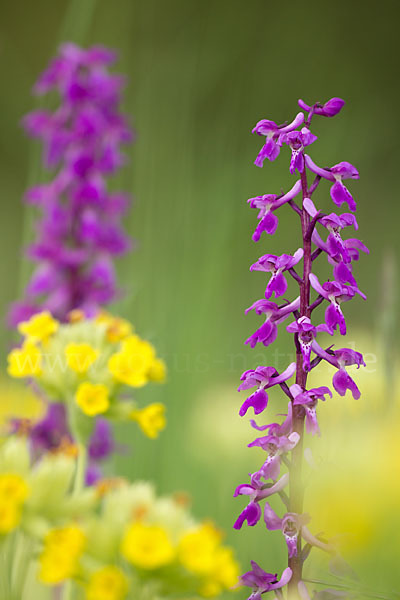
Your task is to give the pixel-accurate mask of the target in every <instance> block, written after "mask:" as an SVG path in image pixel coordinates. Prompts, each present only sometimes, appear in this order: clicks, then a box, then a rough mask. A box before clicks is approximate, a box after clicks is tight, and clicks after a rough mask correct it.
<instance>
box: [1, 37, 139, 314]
mask: <svg viewBox="0 0 400 600" xmlns="http://www.w3.org/2000/svg"><path fill="white" fill-rule="evenodd" d="M115 58H116V55H115V53H114V52H111V51H109V50H108V49H106V48H101V47H96V46H94V47H92V48H89V49H87V50H85V49H82V48H79V47H78V46H75V45H74V44H64V45H62V46H61V47H60V49H59V53H58V56H57V57H56V59H55V60H54V61H53V62H52V63H51V64H50V65H49V67H48V69H46V71H45V72H44V73H43V75H42V76H41V77H40V79H39V81H38V82H37V84H36V86H35V92H36V93H37V94H40V95H41V94H45V93H47V92H48V91H52V90H54V91H55V92H57V94H58V95H59V97H60V105H59V107H58V108H57V109H56V110H55V111H54V112H50V111H48V110H42V109H41V110H37V111H33V112H32V113H30V114H29V115H27V116H26V117H25V118H24V120H23V125H24V127H25V130H26V131H27V133H28V134H29V135H30V136H32V137H35V138H38V139H39V140H40V141H41V143H42V146H43V149H44V162H45V166H46V167H47V168H50V169H52V179H51V181H50V182H48V183H45V184H40V185H36V186H34V187H33V188H31V189H30V190H29V191H28V193H27V195H26V201H27V202H28V203H30V204H34V205H35V206H37V207H38V208H39V210H40V212H41V217H40V220H39V221H38V223H37V226H36V232H37V233H36V240H35V241H34V242H33V243H32V244H31V245H30V246H29V248H28V249H27V255H28V257H29V258H30V259H31V260H32V261H34V262H35V263H37V266H36V269H35V270H34V272H33V275H32V277H31V280H30V281H29V283H28V286H27V289H26V291H25V298H24V299H23V300H22V302H18V303H16V304H14V306H13V307H12V309H11V312H10V316H9V321H10V324H11V325H16V324H17V323H18V322H20V321H21V319H22V320H26V319H28V318H29V317H30V316H32V315H33V314H35V313H37V312H40V310H43V309H47V310H49V311H50V312H51V313H52V314H53V315H54V316H55V317H56V318H58V319H59V320H61V321H65V320H66V316H67V314H68V313H69V312H70V311H71V310H74V309H80V310H82V311H84V312H85V313H86V314H88V315H92V314H94V313H95V312H96V311H98V310H99V308H101V307H102V306H104V305H106V304H108V303H110V302H111V301H112V300H114V299H115V298H116V297H117V296H118V295H119V291H118V289H117V284H116V275H115V270H114V265H113V260H114V258H115V257H117V256H120V255H121V254H124V253H125V252H127V250H129V249H130V247H131V242H130V240H129V238H128V237H127V236H126V234H125V233H124V231H123V228H122V218H123V215H124V213H125V212H126V209H127V207H128V202H127V197H126V196H125V195H124V194H118V193H115V192H111V191H109V190H108V186H107V178H108V177H109V176H110V175H113V174H114V173H116V171H117V170H118V169H119V168H120V167H122V166H123V164H124V163H125V157H124V154H123V151H122V148H123V146H124V145H125V144H127V143H129V142H131V140H132V133H131V130H130V127H129V126H128V124H127V120H126V119H125V117H124V115H122V114H121V113H120V109H119V104H120V100H121V94H122V90H123V87H124V78H122V77H121V76H119V75H116V74H114V73H111V72H110V71H109V67H110V65H111V64H112V62H114V61H115ZM71 282H73V284H71Z"/></svg>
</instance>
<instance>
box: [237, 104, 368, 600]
mask: <svg viewBox="0 0 400 600" xmlns="http://www.w3.org/2000/svg"><path fill="white" fill-rule="evenodd" d="M299 105H300V108H301V109H302V110H304V111H307V115H306V117H304V116H303V117H298V118H296V119H295V121H294V122H293V123H291V124H290V125H288V126H286V127H282V126H281V127H279V126H278V125H276V123H275V122H273V121H265V120H264V121H260V122H259V123H258V124H257V126H256V128H255V130H254V131H256V132H257V133H258V134H259V135H265V136H266V138H267V139H266V142H265V145H264V147H263V148H262V150H261V152H260V153H259V155H258V157H257V160H256V164H257V165H258V166H262V165H263V163H264V160H265V158H268V159H269V160H275V158H276V157H277V156H278V154H279V152H280V150H279V148H280V147H281V146H282V144H287V145H288V146H289V147H290V148H291V150H292V154H291V159H290V166H289V171H290V173H292V174H293V173H295V172H298V173H299V174H300V179H299V181H297V182H296V183H295V184H294V186H293V187H292V189H291V190H290V191H289V192H287V193H286V194H285V195H281V196H277V195H273V194H269V195H265V196H257V197H255V198H250V200H249V203H250V206H251V207H252V208H257V209H258V210H259V214H258V219H259V222H258V224H257V227H256V229H255V232H254V234H253V240H254V241H257V242H258V241H260V240H261V235H262V233H263V232H265V233H268V234H270V235H272V234H273V233H275V231H276V230H277V226H278V217H277V216H276V211H277V209H278V208H280V207H282V206H283V205H287V207H288V208H290V209H291V210H292V211H293V212H294V213H296V218H298V217H300V225H301V237H302V242H303V243H302V246H301V247H300V248H299V249H298V250H297V251H296V252H295V253H294V255H293V256H292V255H288V254H282V255H280V256H278V255H275V254H269V253H268V254H264V255H263V256H261V258H259V259H258V261H256V262H255V263H254V264H253V265H252V266H251V270H252V271H262V272H264V273H270V274H271V275H270V279H269V281H268V284H267V287H266V290H265V299H261V300H257V301H256V302H254V304H252V305H251V306H250V307H249V308H248V309H247V310H246V313H247V312H248V311H250V310H254V311H255V312H256V314H258V315H264V318H265V321H264V323H263V324H262V325H261V327H259V328H258V329H257V330H256V331H255V332H254V333H253V334H252V335H251V336H250V337H249V338H248V339H247V340H246V344H249V345H250V346H251V347H252V348H254V347H255V346H256V344H258V343H262V344H263V345H264V346H269V345H270V344H272V343H273V342H274V341H275V339H276V338H277V335H278V329H279V326H280V325H281V324H282V323H284V322H285V321H286V320H287V319H288V318H289V316H290V315H293V318H292V319H291V322H290V324H289V325H287V327H286V329H287V331H289V332H291V333H293V334H294V348H295V355H296V361H295V362H293V363H292V364H291V365H289V367H288V368H287V369H286V370H285V371H284V372H283V373H281V374H279V373H278V371H277V370H276V368H275V367H272V366H265V367H264V366H259V367H257V368H256V369H252V370H249V371H245V372H244V373H243V375H242V383H241V385H240V387H239V389H240V390H242V389H243V390H244V389H250V388H255V391H253V392H252V394H251V395H250V396H249V397H248V398H247V399H246V400H245V402H244V403H243V404H242V406H241V408H240V414H241V415H242V416H243V415H244V414H246V413H247V411H248V409H249V408H252V409H253V410H254V414H255V415H257V414H261V413H263V414H264V411H266V410H267V409H268V406H267V405H268V394H267V390H268V388H270V387H272V386H273V385H275V386H276V384H278V385H279V387H280V388H281V391H282V392H283V393H284V394H285V395H286V396H287V397H289V403H288V411H287V414H286V415H280V416H282V417H283V422H274V423H268V424H263V423H260V424H258V423H256V422H255V421H254V420H251V421H250V424H251V426H252V427H253V428H254V429H255V430H257V431H260V432H263V434H262V435H261V437H258V438H257V439H255V440H254V441H253V442H251V443H250V444H248V446H249V447H258V448H261V449H262V450H264V452H266V455H267V456H266V459H264V462H263V464H262V465H261V467H260V468H259V469H258V470H256V471H255V472H253V473H251V474H250V481H249V483H247V484H242V485H239V486H238V487H237V488H236V491H235V496H241V495H245V496H248V498H249V501H248V504H247V506H246V507H245V508H244V510H243V511H242V512H241V513H240V515H239V516H238V518H237V520H236V522H235V524H234V527H235V529H240V528H241V527H242V526H243V524H244V523H247V524H248V525H250V526H255V525H256V524H257V523H258V522H259V521H260V520H261V515H262V512H263V511H264V520H265V524H266V526H267V529H269V530H274V529H280V530H281V531H282V533H283V536H284V538H285V541H286V545H287V556H288V568H287V569H285V571H284V572H283V576H282V578H281V580H280V581H279V582H278V581H277V578H276V576H275V575H271V574H269V573H266V572H265V571H263V570H262V569H261V568H260V567H259V566H258V565H257V564H256V563H254V562H252V570H251V571H249V572H248V573H246V574H245V575H243V576H242V578H241V582H242V583H243V584H244V585H248V586H250V587H252V588H253V592H252V594H251V596H250V598H251V600H260V598H261V594H263V593H264V592H267V591H270V590H272V589H276V592H275V595H276V598H278V599H279V600H282V599H283V598H284V597H288V598H293V599H294V598H299V597H300V598H302V600H310V597H309V594H308V591H307V589H306V587H305V585H304V581H303V575H302V570H303V563H304V561H305V560H306V559H307V558H308V556H309V549H310V548H311V547H312V546H315V547H316V548H319V549H320V550H323V551H325V552H328V553H331V554H332V553H335V552H336V550H335V549H334V547H333V546H331V545H330V544H328V543H325V542H324V541H322V540H321V539H319V537H317V536H315V535H313V534H312V533H311V531H310V530H309V529H308V527H307V525H306V523H307V522H308V520H309V518H308V516H306V515H303V514H300V513H301V512H302V509H301V508H298V510H297V507H302V506H303V500H304V488H303V485H302V482H301V480H302V477H301V472H302V461H303V448H304V435H305V432H307V433H309V434H311V435H320V434H321V432H320V428H319V424H318V417H317V411H318V406H319V404H318V403H319V402H321V401H325V399H327V398H328V397H332V392H331V390H330V389H329V387H327V386H321V387H315V388H311V389H308V387H307V380H308V376H309V373H310V372H311V371H312V370H313V369H315V368H316V367H318V365H319V363H320V362H321V360H324V361H327V362H328V363H329V364H330V365H332V367H334V373H333V378H332V384H333V388H334V389H335V391H336V392H337V393H338V394H340V395H342V396H344V395H345V394H346V392H347V391H350V392H351V393H352V395H353V397H354V398H355V399H357V398H359V397H360V391H359V389H358V387H357V384H356V383H355V381H353V379H352V378H351V377H350V375H349V374H348V372H347V368H348V367H349V366H351V365H356V366H357V367H360V366H361V365H365V363H364V360H363V357H362V355H361V354H360V353H359V352H356V351H355V350H350V349H347V348H341V349H339V350H334V349H333V346H330V347H329V348H327V349H323V348H321V346H320V345H319V344H318V341H317V335H318V334H319V333H320V332H326V333H329V334H330V335H334V334H335V331H336V330H339V332H340V334H341V335H345V334H346V321H345V317H344V314H343V311H342V304H343V303H344V302H346V301H349V300H352V299H354V298H355V297H356V295H359V296H361V297H362V298H364V299H365V298H366V296H365V295H364V294H363V293H362V292H361V291H360V289H359V287H358V285H357V282H356V279H355V277H354V274H353V265H354V263H355V262H356V261H358V260H359V257H360V253H361V252H365V253H368V248H367V247H366V246H365V245H364V244H363V242H361V241H360V240H358V239H356V238H349V239H345V237H344V233H343V230H345V229H346V228H347V227H350V226H353V227H354V229H355V230H357V229H358V224H357V220H356V218H355V216H354V215H353V214H351V213H350V212H343V213H342V214H336V213H335V212H329V211H325V210H324V211H323V210H320V209H319V208H317V207H316V206H315V205H314V202H313V200H312V195H313V194H314V192H315V190H316V189H317V187H318V186H320V185H322V184H323V182H324V180H326V181H328V182H330V186H331V187H330V197H331V199H332V200H333V202H334V204H335V205H336V206H341V205H342V204H344V203H346V204H348V206H349V209H350V211H351V212H354V211H355V210H356V203H355V201H354V199H353V197H352V195H351V194H350V192H349V190H348V189H347V188H346V186H345V185H344V183H343V182H344V180H346V179H358V177H359V176H358V171H357V170H356V169H355V167H353V165H351V164H350V163H348V162H339V163H337V164H335V165H334V166H333V167H331V168H321V167H319V166H317V165H316V164H315V163H314V162H313V160H312V159H311V158H310V157H309V156H308V155H307V154H306V153H305V149H306V148H307V147H308V146H310V145H311V144H313V143H314V142H315V141H316V140H317V137H316V136H315V135H314V133H313V132H312V131H311V123H312V120H313V118H314V117H315V116H317V115H319V116H323V117H333V116H334V115H337V114H338V113H339V112H340V111H341V109H342V107H343V105H344V101H343V100H342V99H341V98H336V97H335V98H331V99H330V100H328V101H327V102H325V103H324V104H323V103H320V102H316V103H314V104H310V105H308V104H306V103H305V102H304V101H303V100H299ZM310 173H311V176H312V181H309V179H308V177H309V175H310ZM300 194H301V202H299V199H298V198H297V196H298V195H300ZM328 203H329V204H330V205H331V202H330V199H329V197H328ZM322 228H324V229H323V230H322ZM325 231H327V234H325ZM321 235H322V237H321ZM264 239H266V236H264ZM319 258H325V260H327V262H328V266H331V267H332V268H333V269H332V270H333V278H329V279H328V280H327V281H325V283H323V284H321V283H320V281H319V279H318V277H317V275H316V274H315V266H316V265H317V259H319ZM301 259H302V275H300V274H298V273H297V271H296V269H295V265H296V264H298V262H299V261H300V260H301ZM286 272H289V274H290V275H291V276H292V277H293V279H294V280H295V282H296V283H297V285H298V286H299V295H298V297H297V298H296V299H295V300H292V301H290V299H288V300H286V293H287V291H288V283H287V281H286V275H285V273H286ZM314 290H315V291H316V292H317V297H316V298H312V296H313V295H314ZM273 294H275V299H276V298H280V297H283V296H285V301H284V303H283V304H282V305H279V306H278V304H276V303H275V302H272V301H271V297H273ZM296 295H297V294H296ZM323 303H326V304H325V322H324V323H322V324H318V325H317V324H315V323H314V322H313V312H314V310H315V309H316V308H317V307H318V306H319V305H320V304H323ZM281 329H282V328H281ZM312 353H314V354H315V357H314V358H313V359H312V358H311V357H312ZM294 375H295V383H293V384H292V385H290V384H289V383H288V380H289V379H290V378H291V377H292V376H294ZM282 465H284V466H285V467H286V468H287V472H285V473H284V474H281V467H282ZM279 477H280V478H279ZM278 478H279V479H278ZM289 480H290V483H291V485H290V486H288V482H289ZM286 487H288V489H286ZM272 494H277V495H278V496H279V498H276V500H277V501H279V500H281V501H282V503H283V504H284V506H285V509H284V511H283V515H282V516H281V515H280V514H279V513H275V511H274V510H273V509H272V508H271V506H270V505H269V503H268V502H265V506H264V509H263V510H262V508H261V506H260V505H261V503H264V501H265V499H267V498H268V497H269V496H270V495H272ZM300 538H303V539H304V542H305V546H304V548H302V545H301V539H300ZM283 584H287V585H288V590H287V594H286V596H284V594H283V593H282V592H281V591H280V589H279V588H280V587H282V585H283ZM271 586H276V587H271Z"/></svg>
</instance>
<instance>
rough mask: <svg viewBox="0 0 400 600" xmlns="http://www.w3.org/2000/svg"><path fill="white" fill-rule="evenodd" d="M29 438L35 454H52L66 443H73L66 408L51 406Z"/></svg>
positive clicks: (59, 405) (61, 405)
mask: <svg viewBox="0 0 400 600" xmlns="http://www.w3.org/2000/svg"><path fill="white" fill-rule="evenodd" d="M29 437H30V440H31V443H32V448H33V451H34V452H35V453H38V452H39V453H42V452H51V451H54V450H57V449H58V448H60V446H61V445H62V444H63V443H65V442H69V443H71V442H72V437H71V435H70V433H69V431H68V426H67V416H66V412H65V406H64V405H63V404H49V406H48V408H47V412H46V415H45V416H44V417H43V419H41V420H40V421H38V422H37V423H36V424H35V425H34V426H33V427H32V429H31V431H30V435H29Z"/></svg>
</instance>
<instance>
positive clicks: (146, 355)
mask: <svg viewBox="0 0 400 600" xmlns="http://www.w3.org/2000/svg"><path fill="white" fill-rule="evenodd" d="M154 360H155V350H154V348H153V346H152V345H151V344H150V343H149V342H146V341H145V340H142V339H141V338H140V337H139V336H137V335H131V336H129V337H127V338H126V339H125V340H124V341H123V342H122V344H121V350H120V352H117V353H116V354H113V355H112V356H111V357H110V359H109V361H108V368H109V371H110V373H111V374H112V375H113V377H114V379H115V380H116V381H118V382H120V383H125V384H126V385H130V386H132V387H142V386H143V385H146V383H147V382H148V381H149V371H150V368H151V366H152V364H153V362H154Z"/></svg>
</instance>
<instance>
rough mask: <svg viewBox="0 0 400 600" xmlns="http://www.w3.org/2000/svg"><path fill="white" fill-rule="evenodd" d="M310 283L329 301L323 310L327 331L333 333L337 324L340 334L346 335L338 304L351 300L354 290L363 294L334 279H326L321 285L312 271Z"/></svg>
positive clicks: (343, 319) (342, 316) (344, 323)
mask: <svg viewBox="0 0 400 600" xmlns="http://www.w3.org/2000/svg"><path fill="white" fill-rule="evenodd" d="M310 283H311V285H312V287H313V288H314V289H315V291H316V292H318V293H319V294H320V295H321V296H322V297H323V298H325V299H326V300H328V301H329V303H330V304H329V306H328V308H327V309H326V311H325V323H326V325H327V326H328V331H329V333H330V334H331V335H333V332H334V330H335V329H336V327H338V326H339V331H340V333H341V335H346V321H345V318H344V315H343V312H342V309H341V308H340V305H341V303H342V302H346V301H348V300H351V299H352V298H353V297H354V295H355V294H356V292H357V293H358V294H360V295H361V296H363V294H362V293H361V292H360V290H359V289H358V288H353V287H352V286H345V285H341V284H340V283H337V282H336V281H326V282H325V283H324V284H323V285H321V284H320V282H319V280H318V277H317V276H316V275H314V273H310Z"/></svg>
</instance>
